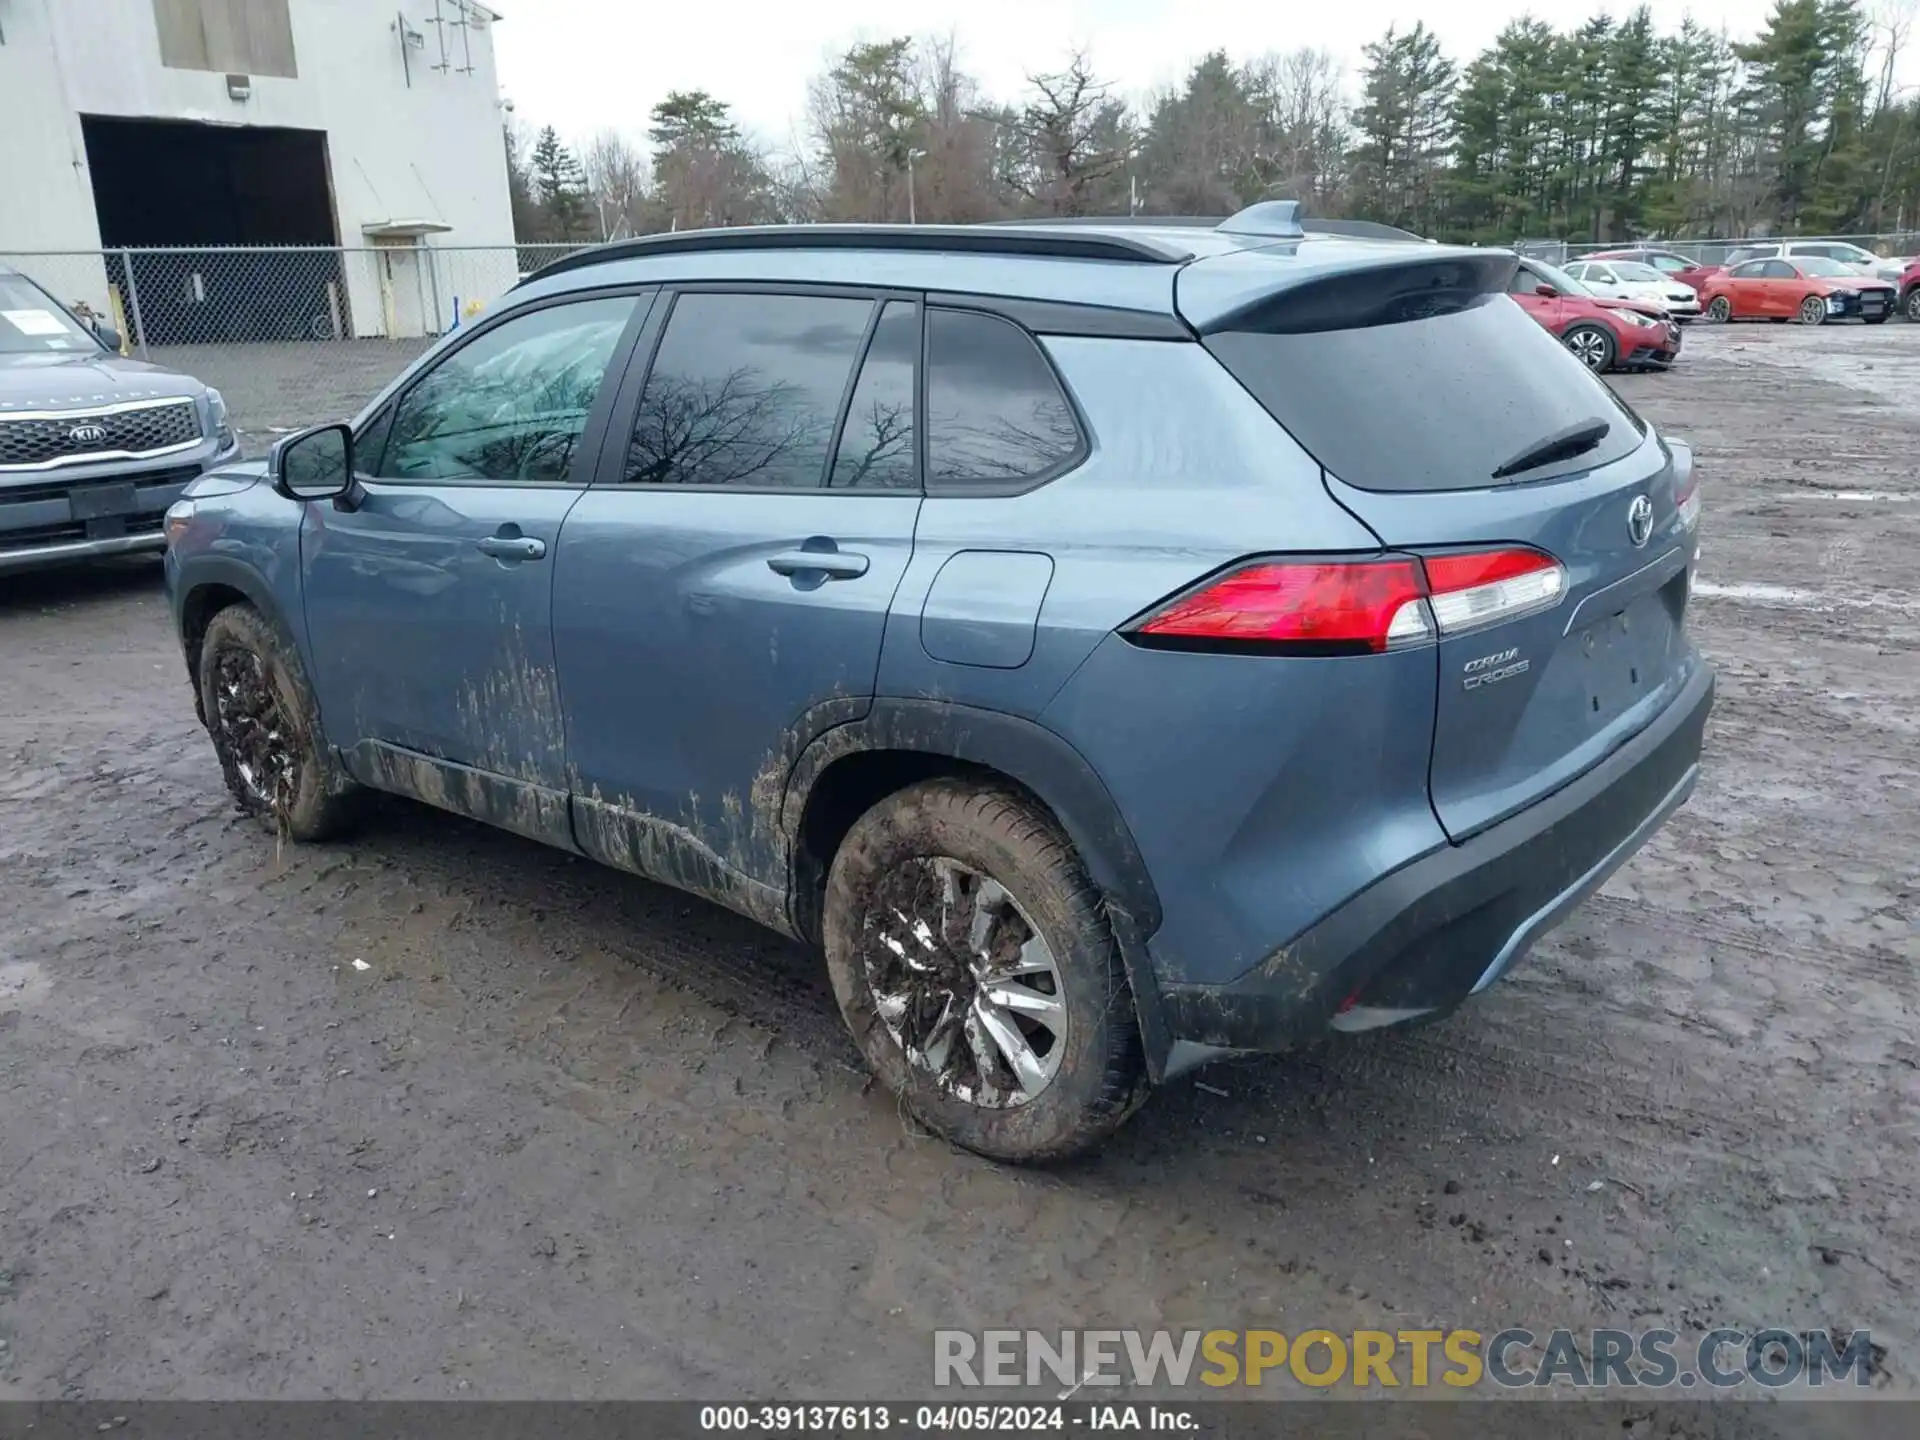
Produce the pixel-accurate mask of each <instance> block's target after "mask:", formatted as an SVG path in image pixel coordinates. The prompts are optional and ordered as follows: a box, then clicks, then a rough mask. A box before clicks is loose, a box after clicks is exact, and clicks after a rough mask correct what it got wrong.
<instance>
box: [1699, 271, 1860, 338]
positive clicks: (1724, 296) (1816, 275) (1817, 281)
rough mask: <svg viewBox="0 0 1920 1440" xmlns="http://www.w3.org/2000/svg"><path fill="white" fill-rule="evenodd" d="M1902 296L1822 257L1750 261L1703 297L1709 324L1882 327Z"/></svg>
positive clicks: (1713, 282)
mask: <svg viewBox="0 0 1920 1440" xmlns="http://www.w3.org/2000/svg"><path fill="white" fill-rule="evenodd" d="M1897 297H1898V292H1897V291H1896V290H1895V289H1894V287H1893V286H1892V285H1891V284H1889V283H1888V282H1887V281H1885V280H1876V279H1874V278H1873V277H1872V276H1871V275H1862V274H1861V273H1860V272H1859V271H1858V270H1855V269H1854V268H1853V267H1852V266H1850V265H1842V264H1841V263H1840V262H1839V261H1838V260H1828V259H1826V258H1824V257H1822V256H1819V255H1796V256H1795V257H1794V258H1793V259H1791V260H1777V259H1776V260H1748V261H1745V262H1743V263H1742V264H1739V265H1734V266H1731V267H1730V268H1728V269H1727V270H1726V271H1724V272H1723V273H1721V274H1719V275H1715V276H1714V277H1713V278H1712V279H1710V280H1708V281H1707V284H1706V288H1705V289H1703V290H1702V291H1701V292H1700V299H1701V301H1702V303H1703V304H1704V305H1705V307H1706V309H1705V311H1704V313H1705V315H1706V317H1707V318H1708V319H1709V320H1777V321H1782V322H1784V321H1787V320H1796V319H1797V320H1798V321H1799V322H1800V323H1801V324H1802V325H1824V324H1826V323H1827V321H1829V320H1864V321H1866V322H1867V324H1869V325H1879V324H1881V323H1883V322H1884V321H1885V320H1886V318H1887V317H1888V316H1889V315H1891V314H1893V308H1894V303H1895V301H1896V299H1897Z"/></svg>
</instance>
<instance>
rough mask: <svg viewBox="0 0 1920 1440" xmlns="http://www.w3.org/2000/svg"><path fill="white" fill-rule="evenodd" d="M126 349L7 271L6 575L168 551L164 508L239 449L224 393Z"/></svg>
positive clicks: (1, 318)
mask: <svg viewBox="0 0 1920 1440" xmlns="http://www.w3.org/2000/svg"><path fill="white" fill-rule="evenodd" d="M119 350H120V337H119V336H118V335H117V334H115V333H114V331H113V330H112V329H110V328H109V327H107V326H106V325H103V324H101V323H100V322H98V321H94V322H92V323H83V322H82V321H81V320H80V319H78V318H77V317H76V316H75V315H74V314H73V312H72V311H70V310H68V309H67V307H66V306H64V305H62V304H60V302H59V301H57V300H55V299H54V298H53V297H52V296H51V295H49V294H47V292H46V291H45V290H43V289H41V288H40V287H39V286H38V285H36V284H34V282H33V281H31V280H29V279H28V278H27V277H26V276H24V275H22V274H19V273H18V272H16V271H13V270H9V269H6V268H5V267H0V574H5V573H7V572H9V571H14V570H26V569H32V568H36V567H39V566H42V565H56V564H60V563H61V562H63V561H68V560H84V559H90V558H93V557H96V556H102V555H126V554H131V553H134V552H137V551H143V550H146V551H159V550H161V549H164V548H165V546H166V536H165V535H164V534H162V533H161V526H162V524H163V522H164V519H165V516H166V511H167V507H168V506H169V505H171V504H172V503H173V502H174V501H175V500H177V499H179V498H180V492H181V491H182V490H184V489H185V488H186V486H187V482H189V481H190V480H193V479H195V478H196V477H198V476H199V475H200V473H201V472H202V471H204V470H208V469H210V468H212V467H213V466H214V465H217V464H220V463H223V462H225V461H228V460H232V459H233V458H235V456H236V455H237V454H238V453H239V449H240V446H239V442H238V440H237V439H236V438H235V436H234V433H233V427H232V426H231V424H229V422H228V419H227V407H226V402H225V401H224V400H222V399H221V397H220V392H219V391H217V390H215V389H213V388H212V387H211V386H208V385H203V384H201V383H200V382H199V381H198V380H194V379H191V378H190V377H188V376H185V375H177V374H174V373H173V372H172V371H169V370H165V369H162V368H161V367H160V366H158V365H149V364H147V363H145V362H144V361H140V360H131V359H128V358H126V357H124V356H122V355H121V354H120V353H119Z"/></svg>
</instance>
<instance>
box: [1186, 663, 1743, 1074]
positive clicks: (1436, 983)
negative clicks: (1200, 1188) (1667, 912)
mask: <svg viewBox="0 0 1920 1440" xmlns="http://www.w3.org/2000/svg"><path fill="white" fill-rule="evenodd" d="M1712 706H1713V674H1712V672H1711V671H1710V670H1709V669H1708V668H1707V667H1706V665H1705V664H1704V663H1700V664H1698V665H1697V667H1696V669H1695V670H1694V672H1693V674H1692V675H1691V676H1690V677H1689V679H1688V680H1687V682H1686V684H1685V686H1684V688H1683V689H1682V690H1681V692H1680V694H1679V695H1678V696H1676V697H1675V699H1674V701H1673V703H1672V704H1670V705H1669V706H1668V707H1667V708H1666V709H1665V710H1664V711H1662V712H1661V714H1660V716H1659V718H1658V719H1656V720H1655V721H1654V722H1653V723H1652V724H1651V725H1649V726H1648V727H1647V728H1646V729H1645V730H1643V731H1641V732H1640V733H1639V734H1638V735H1636V736H1634V738H1633V739H1632V740H1630V741H1628V742H1627V743H1626V744H1625V745H1623V746H1621V748H1620V749H1619V750H1617V751H1615V752H1614V753H1613V754H1612V755H1611V756H1609V757H1608V758H1607V759H1606V760H1604V761H1602V762H1601V763H1600V764H1599V765H1597V766H1595V767H1594V768H1593V769H1591V770H1589V771H1588V772H1587V773H1586V774H1584V775H1582V776H1580V777H1579V778H1578V779H1577V780H1574V781H1573V782H1571V783H1570V784H1568V785H1567V786H1565V787H1564V788H1562V789H1561V790H1558V791H1556V792H1555V793H1554V794H1552V795H1550V796H1548V797H1547V798H1546V799H1544V800H1542V801H1540V802H1539V803H1537V804H1535V805H1533V806H1532V807H1530V808H1529V809H1527V810H1524V811H1522V812H1521V813H1520V814H1518V815H1515V816H1513V817H1512V818H1510V819H1508V820H1505V821H1502V822H1501V823H1500V824H1498V825H1495V826H1493V827H1491V828H1490V829H1487V830H1485V831H1482V832H1481V833H1480V834H1478V835H1475V836H1474V837H1473V838H1472V839H1470V840H1468V841H1466V842H1465V843H1464V844H1460V845H1450V846H1448V847H1446V848H1444V849H1442V850H1439V851H1437V852H1435V853H1433V854H1430V855H1427V856H1425V857H1423V858H1422V859H1419V860H1416V861H1414V862H1412V863H1411V864H1408V865H1405V866H1403V867H1401V868H1400V869H1399V870H1396V871H1394V872H1393V873H1391V874H1389V875H1387V876H1385V877H1383V878H1382V879H1380V880H1378V881H1376V882H1375V883H1374V884H1372V885H1370V886H1368V887H1367V889H1365V890H1363V891H1361V892H1360V893H1359V894H1358V895H1356V896H1355V897H1354V898H1353V899H1351V900H1349V901H1347V902H1346V903H1345V904H1344V905H1342V906H1340V907H1339V908H1338V909H1337V910H1335V911H1333V912H1332V913H1331V914H1329V915H1327V916H1326V917H1325V918H1323V919H1321V920H1320V921H1318V922H1317V923H1316V924H1314V925H1313V926H1312V927H1311V928H1310V929H1308V930H1307V931H1306V933H1304V934H1302V935H1301V936H1299V937H1298V938H1297V939H1295V940H1294V941H1293V942H1292V943H1291V944H1288V945H1286V946H1284V947H1283V948H1281V949H1280V950H1278V951H1276V952H1275V953H1274V954H1272V955H1270V956H1269V957H1268V958H1267V959H1266V960H1264V961H1262V962H1261V963H1260V964H1258V965H1256V966H1254V967H1253V968H1252V969H1251V970H1249V971H1248V972H1247V973H1246V974H1244V975H1242V976H1241V977H1240V978H1239V979H1237V980H1234V981H1232V982H1230V983H1228V984H1225V985H1186V984H1172V985H1168V984H1163V985H1162V986H1161V987H1160V989H1161V996H1160V999H1161V1008H1162V1011H1163V1013H1164V1016H1165V1021H1166V1029H1167V1031H1168V1033H1169V1036H1170V1038H1171V1040H1172V1041H1173V1042H1174V1044H1173V1046H1172V1052H1171V1054H1170V1055H1169V1057H1168V1064H1167V1067H1166V1068H1167V1071H1168V1073H1174V1072H1177V1071H1178V1070H1180V1069H1182V1068H1184V1067H1185V1065H1187V1064H1190V1063H1196V1062H1197V1061H1198V1060H1201V1059H1205V1058H1208V1057H1210V1056H1211V1055H1214V1054H1217V1053H1220V1052H1230V1051H1272V1050H1281V1049H1285V1048H1287V1047H1288V1046H1290V1045H1292V1044H1294V1043H1296V1042H1298V1041H1300V1040H1302V1039H1306V1038H1309V1037H1311V1036H1314V1035H1317V1034H1322V1033H1324V1032H1325V1031H1326V1030H1328V1029H1329V1028H1332V1029H1340V1030H1362V1029H1371V1028H1375V1027H1377V1026H1381V1025H1389V1024H1397V1023H1403V1022H1406V1021H1411V1020H1416V1019H1424V1018H1430V1017H1432V1016H1435V1015H1439V1014H1444V1013H1445V1012H1447V1011H1449V1010H1451V1009H1453V1008H1454V1007H1456V1006H1457V1005H1459V1004H1460V1003H1461V1002H1462V1001H1464V1000H1466V999H1467V998H1468V997H1469V996H1471V995H1474V994H1477V993H1479V992H1480V991H1481V990H1483V989H1485V988H1486V987H1487V986H1488V985H1490V984H1492V983H1493V982H1494V981H1495V980H1496V979H1498V978H1499V977H1500V976H1501V975H1502V974H1504V973H1505V972H1506V970H1507V969H1508V968H1509V967H1511V966H1512V964H1513V963H1514V961H1515V960H1517V959H1518V958H1519V957H1520V956H1521V955H1523V954H1524V953H1525V952H1526V950H1527V948H1528V947H1529V946H1530V945H1532V943H1533V942H1534V941H1535V940H1537V939H1538V938H1539V937H1540V936H1541V935H1542V934H1544V933H1545V932H1546V931H1547V930H1549V929H1551V928H1552V927H1553V926H1554V925H1556V924H1558V923H1559V922H1560V921H1561V920H1562V919H1564V918H1565V917H1566V916H1567V914H1568V913H1569V912H1570V911H1571V910H1572V909H1573V908H1574V907H1575V906H1576V905H1578V904H1579V903H1580V901H1581V900H1583V899H1584V898H1585V897H1586V896H1588V895H1590V894H1591V893H1593V891H1595V890H1597V889H1598V888H1599V887H1600V885H1601V883H1602V882H1604V881H1605V880H1606V878H1607V877H1608V876H1609V875H1611V874H1612V873H1613V872H1614V871H1615V870H1616V869H1618V868H1619V867H1620V866H1621V865H1622V864H1624V863H1625V862H1626V860H1627V859H1628V857H1630V856H1631V855H1632V854H1633V852H1634V851H1635V850H1637V849H1639V848H1640V846H1641V845H1643V844H1644V843H1645V842H1646V840H1647V839H1648V837H1649V836H1651V835H1652V834H1653V832H1654V831H1655V830H1657V829H1659V828H1660V826H1661V824H1662V823H1663V822H1665V820H1666V819H1667V817H1668V816H1669V815H1671V814H1672V813H1673V812H1674V811H1675V810H1677V809H1678V808H1679V807H1680V806H1681V805H1682V804H1684V803H1685V801H1686V799H1687V797H1688V796H1689V795H1690V794H1691V793H1692V791H1693V786H1694V781H1695V778H1696V776H1697V775H1698V773H1699V762H1700V748H1701V737H1702V734H1703V732H1704V730H1705V727H1706V721H1707V714H1708V712H1709V711H1710V710H1711V709H1712ZM1181 1042H1185V1043H1184V1044H1183V1043H1181Z"/></svg>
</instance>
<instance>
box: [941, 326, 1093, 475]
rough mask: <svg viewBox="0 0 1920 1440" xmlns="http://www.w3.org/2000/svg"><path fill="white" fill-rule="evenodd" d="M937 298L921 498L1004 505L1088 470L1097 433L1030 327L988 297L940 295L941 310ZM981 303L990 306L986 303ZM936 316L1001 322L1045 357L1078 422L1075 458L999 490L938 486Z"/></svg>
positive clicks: (1046, 364)
mask: <svg viewBox="0 0 1920 1440" xmlns="http://www.w3.org/2000/svg"><path fill="white" fill-rule="evenodd" d="M934 298H935V297H934V296H931V295H929V296H928V297H927V299H928V304H927V306H926V309H925V312H924V313H923V315H922V317H921V322H920V413H921V414H922V415H924V416H926V417H927V423H926V424H924V425H922V426H921V427H920V478H921V492H922V493H923V494H924V495H926V497H927V498H928V499H930V500H932V499H942V500H966V499H975V498H977V499H981V500H1003V499H1006V498H1007V497H1009V496H1012V495H1025V494H1027V493H1028V492H1030V491H1034V490H1038V489H1039V488H1040V487H1041V486H1043V485H1051V484H1052V483H1053V482H1054V481H1055V480H1058V479H1059V478H1060V477H1061V476H1062V475H1066V474H1069V473H1070V472H1072V471H1074V470H1078V469H1079V468H1080V467H1081V466H1082V465H1084V464H1086V463H1087V461H1088V460H1089V459H1090V458H1091V457H1092V455H1093V427H1092V426H1091V425H1089V424H1088V423H1087V416H1086V412H1085V411H1083V410H1082V409H1081V408H1080V401H1079V400H1078V399H1077V398H1076V397H1075V395H1074V393H1073V387H1072V386H1070V385H1068V384H1067V381H1066V377H1065V376H1063V375H1062V374H1061V373H1060V367H1059V366H1058V365H1056V364H1054V363H1053V356H1051V355H1049V354H1048V353H1047V347H1046V346H1045V345H1043V344H1041V343H1040V337H1039V336H1038V335H1035V334H1034V333H1033V332H1032V331H1031V330H1029V329H1028V328H1027V327H1026V326H1024V325H1022V324H1020V322H1019V321H1017V320H1014V319H1012V318H1011V317H1009V316H1007V315H1005V314H1002V313H1001V312H1000V310H999V309H997V308H996V307H995V305H994V304H993V302H992V301H991V299H990V298H989V297H975V296H970V295H941V296H939V297H938V298H939V300H940V302H941V303H939V304H935V303H933V301H934ZM982 301H984V302H985V303H981V302H982ZM936 310H951V311H955V312H957V313H961V314H974V315H984V316H986V317H987V318H988V319H990V320H996V321H998V322H999V323H1000V324H1002V325H1006V326H1009V327H1010V328H1011V329H1012V330H1013V331H1014V332H1015V333H1016V334H1018V335H1019V336H1020V337H1021V338H1022V339H1024V340H1025V341H1026V342H1027V344H1029V345H1031V346H1032V347H1033V348H1034V352H1035V353H1036V354H1037V355H1039V357H1040V363H1041V364H1042V365H1044V366H1046V368H1047V373H1048V374H1049V375H1051V376H1052V377H1053V383H1054V388H1055V389H1057V390H1058V391H1059V392H1060V396H1061V398H1062V399H1064V400H1065V401H1066V402H1067V414H1068V415H1070V416H1071V417H1072V418H1073V430H1074V439H1075V445H1074V449H1073V451H1072V453H1071V454H1069V455H1067V456H1065V457H1064V458H1063V459H1061V460H1059V461H1057V462H1056V463H1054V464H1053V465H1051V466H1049V467H1048V468H1047V469H1045V470H1041V471H1037V472H1036V473H1034V474H1032V475H1025V476H1022V477H1021V478H1020V479H1018V480H1008V481H1002V482H1000V483H997V484H995V483H992V482H988V481H980V482H969V483H962V484H945V485H942V484H937V483H936V482H935V481H934V478H933V466H932V464H931V462H930V459H929V452H928V449H927V447H928V445H929V443H930V439H931V437H930V434H929V432H930V431H931V430H932V428H933V411H932V404H931V402H932V389H931V384H932V382H931V376H932V372H933V366H932V364H931V360H932V348H931V347H932V345H933V313H934V312H935V311H936Z"/></svg>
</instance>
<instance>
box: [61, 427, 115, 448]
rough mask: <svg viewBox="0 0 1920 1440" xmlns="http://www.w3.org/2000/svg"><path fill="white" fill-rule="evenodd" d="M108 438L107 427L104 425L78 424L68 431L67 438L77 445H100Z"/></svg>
mask: <svg viewBox="0 0 1920 1440" xmlns="http://www.w3.org/2000/svg"><path fill="white" fill-rule="evenodd" d="M106 438H107V427H106V426H104V425H76V426H74V427H73V428H72V429H71V430H69V431H67V439H69V440H71V441H73V443H74V444H76V445H98V444H99V443H100V442H101V441H102V440H104V439H106Z"/></svg>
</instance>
